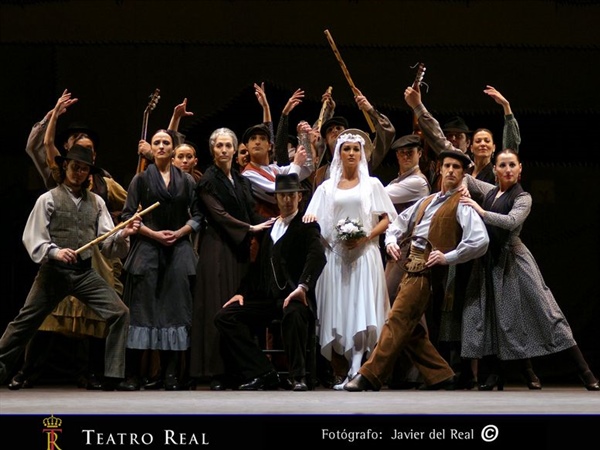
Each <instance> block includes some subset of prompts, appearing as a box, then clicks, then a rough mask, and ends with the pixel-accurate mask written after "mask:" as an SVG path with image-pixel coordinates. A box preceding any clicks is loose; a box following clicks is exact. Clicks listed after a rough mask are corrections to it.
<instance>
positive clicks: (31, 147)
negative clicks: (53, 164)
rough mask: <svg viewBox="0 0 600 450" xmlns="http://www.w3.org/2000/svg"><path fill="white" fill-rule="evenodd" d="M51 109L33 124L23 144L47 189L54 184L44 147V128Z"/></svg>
mask: <svg viewBox="0 0 600 450" xmlns="http://www.w3.org/2000/svg"><path fill="white" fill-rule="evenodd" d="M52 111H54V109H51V110H50V111H48V112H47V113H46V115H45V116H44V118H43V119H42V120H40V121H39V122H37V123H36V124H34V125H33V127H32V128H31V132H30V133H29V137H28V138H27V144H26V145H25V153H27V154H28V155H29V157H30V158H31V160H32V161H33V164H34V165H35V168H36V169H37V171H38V173H39V174H40V176H41V177H42V179H43V180H44V184H45V186H46V188H47V189H52V188H53V187H55V186H56V183H55V182H54V179H53V178H52V174H51V172H50V169H49V168H48V164H46V148H45V147H44V135H45V134H46V128H47V127H48V121H49V120H50V116H52Z"/></svg>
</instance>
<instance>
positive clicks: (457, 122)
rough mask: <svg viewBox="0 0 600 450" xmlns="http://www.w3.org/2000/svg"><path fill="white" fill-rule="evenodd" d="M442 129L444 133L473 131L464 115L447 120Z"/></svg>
mask: <svg viewBox="0 0 600 450" xmlns="http://www.w3.org/2000/svg"><path fill="white" fill-rule="evenodd" d="M442 131H443V132H444V133H448V132H455V133H456V132H459V133H465V134H468V133H472V131H471V130H469V127H468V126H467V124H466V123H465V121H464V120H463V118H462V117H459V116H456V117H453V118H452V119H450V120H449V121H448V122H446V123H445V124H444V126H443V127H442Z"/></svg>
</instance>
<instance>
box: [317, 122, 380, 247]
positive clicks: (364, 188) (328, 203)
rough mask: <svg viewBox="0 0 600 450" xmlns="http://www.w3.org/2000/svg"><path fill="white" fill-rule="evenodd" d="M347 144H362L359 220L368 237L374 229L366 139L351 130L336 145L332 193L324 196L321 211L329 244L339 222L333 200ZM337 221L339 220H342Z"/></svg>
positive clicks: (323, 227) (332, 163) (332, 167)
mask: <svg viewBox="0 0 600 450" xmlns="http://www.w3.org/2000/svg"><path fill="white" fill-rule="evenodd" d="M358 131H360V130H358ZM361 133H364V132H361ZM366 139H369V138H368V136H367V137H366ZM346 142H358V143H359V144H360V161H359V164H358V177H359V190H360V197H361V199H360V200H361V213H360V217H358V219H359V220H360V221H361V223H362V225H363V227H364V230H365V232H366V233H367V235H368V234H369V233H370V232H371V230H372V229H373V220H372V219H373V218H372V215H371V213H370V212H371V202H372V197H371V196H372V193H373V187H372V185H371V180H370V175H369V167H368V164H367V156H366V154H365V138H364V137H363V136H362V135H361V134H358V133H356V134H354V133H352V131H351V130H346V131H344V132H342V134H340V136H339V137H338V139H337V141H336V144H335V150H334V152H333V161H332V162H331V166H330V169H329V170H330V172H329V173H330V175H329V178H330V180H331V192H327V193H326V195H325V196H324V203H325V204H324V205H323V208H322V209H321V211H322V212H323V214H322V215H321V217H319V222H321V233H322V234H323V237H325V239H327V241H328V242H329V243H332V242H333V241H334V240H335V233H334V228H335V225H336V223H337V222H336V218H335V217H334V216H333V214H334V207H333V199H334V194H335V190H336V189H337V186H338V184H339V182H340V179H341V177H342V159H341V157H340V148H341V147H342V145H343V144H344V143H346ZM352 218H353V217H351V219H352ZM337 219H338V220H339V219H340V218H337ZM342 219H345V217H342Z"/></svg>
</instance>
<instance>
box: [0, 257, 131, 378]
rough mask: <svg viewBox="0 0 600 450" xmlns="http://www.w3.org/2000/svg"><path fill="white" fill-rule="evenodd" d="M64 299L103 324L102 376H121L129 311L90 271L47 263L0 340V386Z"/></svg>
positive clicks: (103, 281)
mask: <svg viewBox="0 0 600 450" xmlns="http://www.w3.org/2000/svg"><path fill="white" fill-rule="evenodd" d="M67 295H73V296H75V297H77V298H78V299H79V300H80V301H82V302H83V303H85V304H87V305H88V306H89V307H90V308H92V309H93V310H94V311H95V312H96V313H97V314H98V315H99V316H100V317H101V318H103V319H104V320H106V322H107V325H108V335H107V337H106V351H105V356H104V365H105V369H104V374H105V375H106V376H107V377H114V378H122V377H123V376H124V374H125V345H126V343H127V333H128V331H129V309H128V308H127V306H125V304H124V303H123V302H122V301H121V299H120V298H119V296H118V295H117V293H116V292H115V290H114V289H113V288H112V287H110V286H109V285H108V283H107V282H106V281H105V280H104V279H102V277H100V275H98V273H97V272H96V271H95V270H93V269H92V268H64V267H61V266H59V265H56V264H53V263H52V262H50V263H46V264H43V265H42V266H41V267H40V270H39V272H38V274H37V275H36V277H35V280H34V282H33V285H32V286H31V289H30V291H29V294H28V295H27V299H26V300H25V304H24V305H23V307H22V308H21V310H20V311H19V313H18V314H17V317H15V319H14V320H13V321H12V322H10V323H9V324H8V326H7V327H6V330H5V331H4V334H3V335H2V338H0V382H4V380H5V379H6V377H7V376H8V374H9V372H10V371H11V370H12V368H13V366H14V365H15V364H16V362H17V361H18V359H19V357H20V356H21V354H22V353H23V351H24V350H25V347H26V345H27V343H28V342H29V340H30V339H31V338H32V337H33V335H34V334H35V333H36V331H37V329H38V328H39V326H40V325H41V324H42V322H43V321H44V319H45V318H46V316H47V315H48V314H50V313H51V312H52V310H54V308H55V306H56V305H57V304H58V303H59V302H60V301H61V300H62V299H63V298H65V297H66V296H67Z"/></svg>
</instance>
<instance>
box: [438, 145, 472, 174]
mask: <svg viewBox="0 0 600 450" xmlns="http://www.w3.org/2000/svg"><path fill="white" fill-rule="evenodd" d="M446 157H450V158H454V159H458V160H459V161H460V162H461V163H462V165H463V168H465V169H466V168H467V167H469V166H470V165H471V164H473V161H472V160H471V158H469V157H468V156H467V155H466V154H465V153H463V152H461V151H460V150H443V151H441V152H440V154H439V155H438V159H439V160H440V161H443V160H444V158H446Z"/></svg>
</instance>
